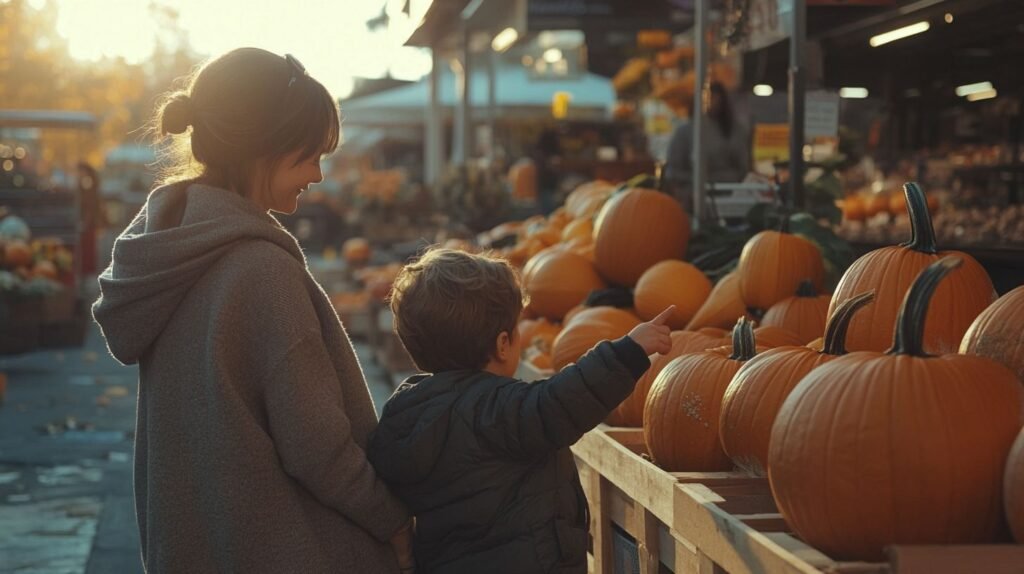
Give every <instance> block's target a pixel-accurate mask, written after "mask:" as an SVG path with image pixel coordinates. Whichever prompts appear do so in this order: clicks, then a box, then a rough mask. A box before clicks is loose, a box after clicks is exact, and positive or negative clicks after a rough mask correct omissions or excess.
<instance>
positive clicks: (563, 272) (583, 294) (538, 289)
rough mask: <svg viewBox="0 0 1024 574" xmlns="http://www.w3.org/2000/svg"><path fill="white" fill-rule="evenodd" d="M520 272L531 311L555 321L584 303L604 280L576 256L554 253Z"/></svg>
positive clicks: (591, 265) (586, 261) (581, 258)
mask: <svg viewBox="0 0 1024 574" xmlns="http://www.w3.org/2000/svg"><path fill="white" fill-rule="evenodd" d="M527 266H528V267H529V271H524V275H525V283H524V286H525V288H526V292H527V294H528V295H529V297H530V307H531V308H532V309H533V310H534V312H536V313H538V314H539V315H541V316H543V317H547V318H548V319H551V320H554V321H559V320H561V319H562V317H564V316H565V314H566V313H567V312H568V311H569V310H570V309H572V308H573V307H575V306H576V305H579V304H580V303H582V302H583V301H584V300H586V298H587V295H589V294H590V292H591V291H593V290H595V289H603V288H604V287H605V284H604V281H602V280H601V277H600V276H598V274H597V271H595V270H594V266H593V264H591V263H590V261H588V260H587V259H586V257H583V256H582V255H579V254H577V253H573V252H572V251H566V250H557V251H553V252H550V253H548V254H546V255H541V256H539V260H538V261H537V262H536V263H535V264H533V265H532V267H531V266H530V264H529V263H528V264H527Z"/></svg>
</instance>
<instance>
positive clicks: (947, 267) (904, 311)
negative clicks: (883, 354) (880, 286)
mask: <svg viewBox="0 0 1024 574" xmlns="http://www.w3.org/2000/svg"><path fill="white" fill-rule="evenodd" d="M908 197H909V194H908ZM961 263H963V259H961V258H959V257H955V256H949V257H943V258H942V259H939V260H938V261H936V262H935V263H932V264H931V265H929V266H928V267H926V268H925V270H924V271H922V272H921V274H920V275H918V276H917V279H914V283H913V285H911V286H910V290H909V291H907V295H906V297H904V298H903V304H902V305H900V312H899V315H897V316H896V334H895V335H894V336H893V339H892V348H891V349H889V351H888V354H890V355H910V356H913V357H927V356H928V354H927V353H925V352H924V320H925V318H926V317H927V316H928V304H929V303H930V302H931V300H932V295H934V294H935V289H936V288H937V287H938V286H939V283H940V282H941V281H942V279H943V278H944V277H945V276H946V275H948V274H949V272H950V271H952V270H954V269H956V268H957V267H959V266H960V264H961Z"/></svg>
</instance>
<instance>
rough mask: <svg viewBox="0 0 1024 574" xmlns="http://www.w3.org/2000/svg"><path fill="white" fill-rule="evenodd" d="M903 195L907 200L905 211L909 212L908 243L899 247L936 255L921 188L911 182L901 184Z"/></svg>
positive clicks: (933, 236)
mask: <svg viewBox="0 0 1024 574" xmlns="http://www.w3.org/2000/svg"><path fill="white" fill-rule="evenodd" d="M903 195H905V196H906V198H907V210H908V211H910V241H907V242H906V243H901V244H900V245H901V246H902V247H907V248H909V249H913V250H914V251H920V252H921V253H933V254H934V253H938V248H937V247H936V246H935V229H933V228H932V216H931V214H930V213H928V199H927V198H926V197H925V196H924V191H923V190H922V189H921V186H919V185H917V184H916V183H914V182H912V181H910V182H907V183H905V184H903Z"/></svg>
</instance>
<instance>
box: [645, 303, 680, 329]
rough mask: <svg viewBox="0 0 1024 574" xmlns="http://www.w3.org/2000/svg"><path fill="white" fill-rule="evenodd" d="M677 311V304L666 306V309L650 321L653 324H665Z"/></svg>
mask: <svg viewBox="0 0 1024 574" xmlns="http://www.w3.org/2000/svg"><path fill="white" fill-rule="evenodd" d="M675 312H676V306H675V305H669V306H668V308H666V309H665V310H664V311H662V312H661V313H659V314H658V316H657V317H655V318H653V319H651V321H650V322H651V324H652V325H664V324H665V322H666V321H668V320H669V317H671V316H672V314H673V313H675Z"/></svg>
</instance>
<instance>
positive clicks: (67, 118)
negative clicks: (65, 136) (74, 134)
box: [0, 110, 96, 130]
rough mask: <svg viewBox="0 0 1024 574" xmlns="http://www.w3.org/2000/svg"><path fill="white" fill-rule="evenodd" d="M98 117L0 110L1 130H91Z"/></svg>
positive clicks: (57, 111)
mask: <svg viewBox="0 0 1024 574" xmlns="http://www.w3.org/2000/svg"><path fill="white" fill-rule="evenodd" d="M95 127H96V116H94V115H93V114H90V113H89V112H78V111H68V110H0V128H62V129H77V130H91V129H94V128H95Z"/></svg>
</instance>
